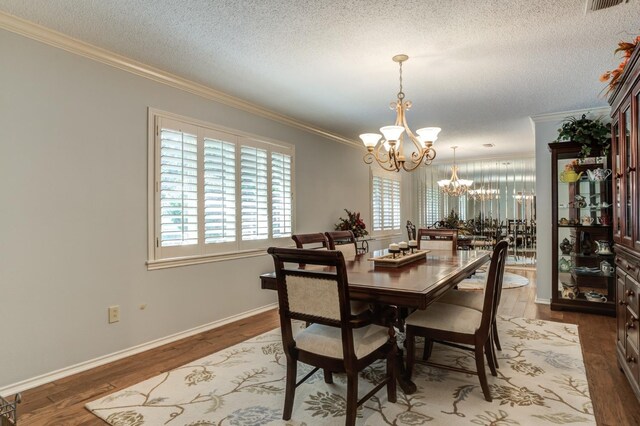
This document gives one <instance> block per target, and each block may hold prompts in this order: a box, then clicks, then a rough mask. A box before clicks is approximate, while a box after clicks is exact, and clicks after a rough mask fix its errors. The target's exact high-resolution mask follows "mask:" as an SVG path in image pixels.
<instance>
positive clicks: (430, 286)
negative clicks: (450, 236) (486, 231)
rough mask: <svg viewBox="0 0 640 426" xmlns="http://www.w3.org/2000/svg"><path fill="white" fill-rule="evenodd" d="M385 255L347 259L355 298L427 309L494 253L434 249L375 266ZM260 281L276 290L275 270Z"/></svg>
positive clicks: (350, 283)
mask: <svg viewBox="0 0 640 426" xmlns="http://www.w3.org/2000/svg"><path fill="white" fill-rule="evenodd" d="M384 254H387V250H386V249H385V250H378V251H374V252H372V253H367V254H362V255H357V256H355V257H354V258H351V259H345V263H346V266H347V276H348V278H349V297H350V298H351V299H354V300H361V301H364V302H369V303H376V304H381V305H394V306H399V307H404V308H413V309H426V308H427V306H429V304H431V303H433V302H434V301H436V300H437V299H438V298H439V297H440V296H442V295H443V294H444V293H446V292H447V291H449V290H450V289H451V288H453V287H455V286H456V284H458V283H459V282H460V281H462V280H463V279H465V278H467V277H468V276H469V275H471V274H473V273H474V272H475V271H476V270H477V269H478V268H479V267H480V266H482V265H483V264H484V263H486V262H487V261H488V260H489V258H490V256H491V252H489V251H481V250H464V251H457V252H451V251H449V250H431V251H429V252H428V253H427V254H426V256H425V258H424V259H421V260H418V261H415V262H411V263H408V264H406V265H403V266H400V267H397V268H394V267H381V266H375V265H374V262H372V261H371V260H369V259H370V258H371V257H378V256H381V255H384ZM260 283H261V287H262V288H263V289H268V290H276V277H275V273H274V272H271V273H268V274H263V275H260Z"/></svg>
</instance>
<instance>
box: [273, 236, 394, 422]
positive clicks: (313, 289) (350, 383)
mask: <svg viewBox="0 0 640 426" xmlns="http://www.w3.org/2000/svg"><path fill="white" fill-rule="evenodd" d="M267 252H268V253H269V254H270V255H271V256H273V261H274V264H275V270H276V282H277V288H278V303H279V306H280V325H281V329H282V345H283V350H284V352H285V356H286V359H287V374H286V387H285V399H284V410H283V415H282V418H283V419H284V420H289V419H291V415H292V411H293V401H294V397H295V389H296V387H298V386H299V385H300V384H301V383H303V382H305V381H306V380H307V379H308V378H309V377H311V376H312V375H313V374H315V373H316V372H317V371H318V369H320V368H322V369H324V370H325V373H326V372H329V373H328V374H325V381H326V382H327V383H332V382H333V378H332V376H331V373H346V376H347V397H346V402H347V404H346V424H347V425H355V422H356V415H357V409H358V406H360V405H361V404H362V403H363V402H364V401H366V400H368V399H369V398H370V397H372V396H373V395H375V394H376V393H377V392H378V391H379V390H380V389H382V388H383V387H385V386H386V388H387V399H388V400H389V402H392V403H395V402H396V376H395V375H396V372H395V363H396V355H397V346H396V338H395V331H394V329H393V327H392V326H389V327H383V326H379V325H375V324H372V322H371V319H370V318H369V319H363V318H362V317H354V316H352V315H351V314H350V310H349V280H348V277H347V270H346V267H345V263H344V255H343V254H342V252H340V251H335V250H331V251H323V250H305V249H302V250H300V249H289V248H275V247H271V248H269V249H268V250H267ZM299 264H306V265H315V266H318V267H320V268H322V269H323V270H315V269H314V270H311V271H308V270H304V269H299V268H298V267H297V266H298V265H299ZM319 301H322V303H318V302H319ZM293 320H300V321H306V322H308V323H312V324H311V325H309V326H308V327H307V328H305V329H303V330H302V331H300V332H299V333H297V334H296V335H295V336H294V333H293V325H292V321H293ZM378 359H386V364H387V365H386V370H387V374H386V377H385V378H384V379H383V380H382V381H381V382H380V383H378V384H377V385H376V386H375V387H374V388H373V389H372V390H371V391H370V392H368V393H367V394H366V395H365V396H364V397H363V398H362V399H360V400H358V373H359V372H360V371H362V370H363V369H364V368H365V367H367V366H368V365H370V364H371V363H372V362H374V361H375V360H378ZM298 361H300V362H303V363H305V364H308V365H311V366H313V367H315V368H314V369H313V370H312V371H311V372H310V373H309V374H307V375H306V376H304V377H303V378H302V379H301V380H300V381H297V382H296V379H297V366H298Z"/></svg>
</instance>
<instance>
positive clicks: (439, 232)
mask: <svg viewBox="0 0 640 426" xmlns="http://www.w3.org/2000/svg"><path fill="white" fill-rule="evenodd" d="M418 249H427V250H451V251H457V250H458V230H457V229H431V228H420V229H418Z"/></svg>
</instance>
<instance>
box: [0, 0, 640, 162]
mask: <svg viewBox="0 0 640 426" xmlns="http://www.w3.org/2000/svg"><path fill="white" fill-rule="evenodd" d="M585 2H586V0H530V1H518V0H511V1H506V0H448V1H426V0H404V1H390V0H376V1H355V0H342V1H340V0H331V1H288V2H287V1H278V0H255V1H246V0H245V1H243V0H234V1H221V0H200V1H197V0H182V1H174V0H110V1H104V0H85V1H77V0H49V1H46V2H45V1H41V0H0V10H3V11H5V12H7V13H10V14H13V15H16V16H19V17H21V18H24V19H27V20H30V21H33V22H35V23H38V24H40V25H43V26H45V27H48V28H51V29H54V30H56V31H59V32H62V33H64V34H67V35H70V36H72V37H74V38H77V39H80V40H83V41H85V42H88V43H91V44H94V45H96V46H100V47H103V48H106V49H108V50H111V51H114V52H117V53H119V54H122V55H124V56H127V57H130V58H132V59H136V60H138V61H141V62H144V63H147V64H149V65H153V66H155V67H158V68H161V69H164V70H166V71H169V72H171V73H174V74H178V75H180V76H182V77H185V78H188V79H190V80H193V81H196V82H199V83H202V84H205V85H207V86H210V87H212V88H215V89H218V90H221V91H223V92H226V93H229V94H231V95H234V96H237V97H239V98H242V99H245V100H248V101H251V102H253V103H256V104H259V105H262V106H264V107H267V108H269V109H272V110H274V111H277V112H279V113H282V114H286V115H288V116H291V117H294V118H296V119H298V120H301V121H304V122H308V123H311V124H313V125H315V126H318V127H321V128H323V129H326V130H330V131H332V132H334V133H338V134H341V135H343V136H345V137H347V138H352V139H357V136H358V134H360V133H363V132H367V131H377V129H378V128H379V127H381V126H383V125H388V124H393V123H392V122H393V120H394V114H393V113H392V111H390V110H389V108H388V105H389V102H390V101H392V100H394V99H395V96H396V93H397V91H398V69H397V64H395V63H394V62H392V61H391V57H392V56H393V55H395V54H398V53H406V54H408V55H409V56H410V59H409V61H408V62H406V63H405V65H404V67H403V69H404V91H405V93H406V95H407V99H409V100H411V101H413V108H412V110H411V111H410V112H409V113H408V118H407V119H408V121H409V125H410V126H411V127H412V129H414V130H415V129H416V128H419V127H425V126H439V127H442V128H443V130H442V133H441V134H440V138H439V139H438V141H437V142H436V145H437V147H438V148H439V151H438V155H439V156H440V157H450V156H451V150H450V149H449V147H450V146H452V145H459V146H460V149H458V153H457V154H458V158H463V157H471V156H475V157H477V156H487V155H510V154H516V153H522V152H528V153H532V152H533V143H534V142H533V132H532V128H531V124H530V122H529V120H528V117H529V116H531V115H536V114H543V113H550V112H558V111H567V110H575V109H581V108H592V107H597V106H606V104H607V103H606V100H605V99H604V98H603V97H602V93H601V91H602V88H603V83H601V82H599V81H598V76H599V75H600V74H601V73H602V72H603V71H605V70H608V69H612V68H615V67H616V66H617V64H618V62H619V61H620V60H619V58H618V57H615V56H614V55H613V50H614V49H615V48H616V47H617V43H618V41H619V40H620V39H630V38H631V37H632V36H635V35H636V34H638V33H640V0H629V2H628V3H626V4H623V5H620V6H616V7H613V8H610V9H606V10H602V11H598V12H593V13H585ZM221 124H224V123H221ZM483 143H494V144H495V148H493V149H491V150H488V149H487V148H482V146H481V145H482V144H483Z"/></svg>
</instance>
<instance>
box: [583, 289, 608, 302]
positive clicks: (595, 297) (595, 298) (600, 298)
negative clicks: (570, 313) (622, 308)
mask: <svg viewBox="0 0 640 426" xmlns="http://www.w3.org/2000/svg"><path fill="white" fill-rule="evenodd" d="M584 297H586V298H587V300H588V301H590V302H606V301H607V298H606V296H605V295H604V294H600V293H596V292H595V291H590V292H588V293H585V294H584Z"/></svg>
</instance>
